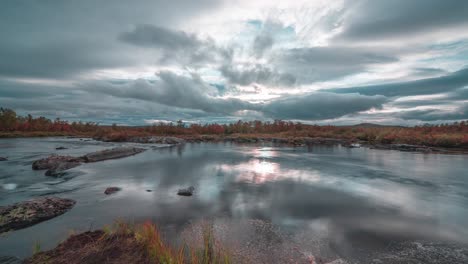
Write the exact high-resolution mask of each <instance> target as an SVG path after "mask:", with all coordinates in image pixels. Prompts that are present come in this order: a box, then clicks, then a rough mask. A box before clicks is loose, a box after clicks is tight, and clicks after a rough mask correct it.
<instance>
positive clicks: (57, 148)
mask: <svg viewBox="0 0 468 264" xmlns="http://www.w3.org/2000/svg"><path fill="white" fill-rule="evenodd" d="M55 149H56V150H62V149H68V148H66V147H56V148H55Z"/></svg>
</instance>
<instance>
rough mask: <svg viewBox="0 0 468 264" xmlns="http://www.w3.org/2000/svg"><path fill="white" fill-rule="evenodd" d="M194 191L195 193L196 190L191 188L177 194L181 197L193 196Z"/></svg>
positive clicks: (181, 190)
mask: <svg viewBox="0 0 468 264" xmlns="http://www.w3.org/2000/svg"><path fill="white" fill-rule="evenodd" d="M193 191H195V188H194V187H193V186H190V187H188V188H187V189H180V190H179V191H178V192H177V194H178V195H181V196H192V194H193Z"/></svg>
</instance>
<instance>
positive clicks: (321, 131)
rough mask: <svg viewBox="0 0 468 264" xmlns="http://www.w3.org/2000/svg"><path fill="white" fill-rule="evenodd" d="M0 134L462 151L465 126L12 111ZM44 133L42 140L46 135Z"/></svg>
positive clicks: (4, 115) (466, 142) (6, 112)
mask: <svg viewBox="0 0 468 264" xmlns="http://www.w3.org/2000/svg"><path fill="white" fill-rule="evenodd" d="M0 132H3V133H4V134H5V133H12V132H16V133H18V132H19V133H27V132H47V133H54V134H63V135H86V136H97V137H103V136H106V137H108V138H118V139H121V140H125V139H126V138H128V137H132V136H149V135H174V136H181V137H189V136H197V135H216V136H229V135H243V136H252V137H253V136H258V135H275V136H281V137H325V138H340V139H349V140H365V141H368V142H374V143H382V144H391V143H406V144H417V145H428V146H442V147H468V121H461V122H455V123H451V124H434V125H428V124H427V125H422V126H414V127H402V126H359V125H358V126H331V125H323V126H319V125H309V124H303V123H300V122H291V121H283V120H274V121H259V120H256V121H241V120H239V121H237V122H234V123H230V124H217V123H210V124H186V123H184V122H183V121H182V120H179V121H177V122H169V123H163V122H160V123H156V124H153V125H149V126H141V127H130V126H118V125H116V124H114V125H112V126H103V125H99V124H98V123H94V122H71V123H70V122H68V121H63V120H60V119H59V118H57V119H55V120H51V119H48V118H45V117H32V116H31V115H27V116H20V115H17V114H16V113H15V111H13V110H12V109H7V108H0ZM47 133H46V134H44V135H47Z"/></svg>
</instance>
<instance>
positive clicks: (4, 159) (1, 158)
mask: <svg viewBox="0 0 468 264" xmlns="http://www.w3.org/2000/svg"><path fill="white" fill-rule="evenodd" d="M7 160H8V159H7V158H6V157H0V161H7Z"/></svg>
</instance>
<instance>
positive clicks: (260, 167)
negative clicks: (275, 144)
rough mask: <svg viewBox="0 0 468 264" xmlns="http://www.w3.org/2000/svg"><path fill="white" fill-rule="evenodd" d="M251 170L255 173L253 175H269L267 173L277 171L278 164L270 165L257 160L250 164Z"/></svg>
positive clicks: (270, 163)
mask: <svg viewBox="0 0 468 264" xmlns="http://www.w3.org/2000/svg"><path fill="white" fill-rule="evenodd" d="M252 165H253V166H252V170H253V171H254V172H255V173H259V174H269V173H275V172H277V171H278V167H279V166H278V164H276V163H272V162H268V161H259V160H256V161H255V162H253V164H252Z"/></svg>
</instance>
